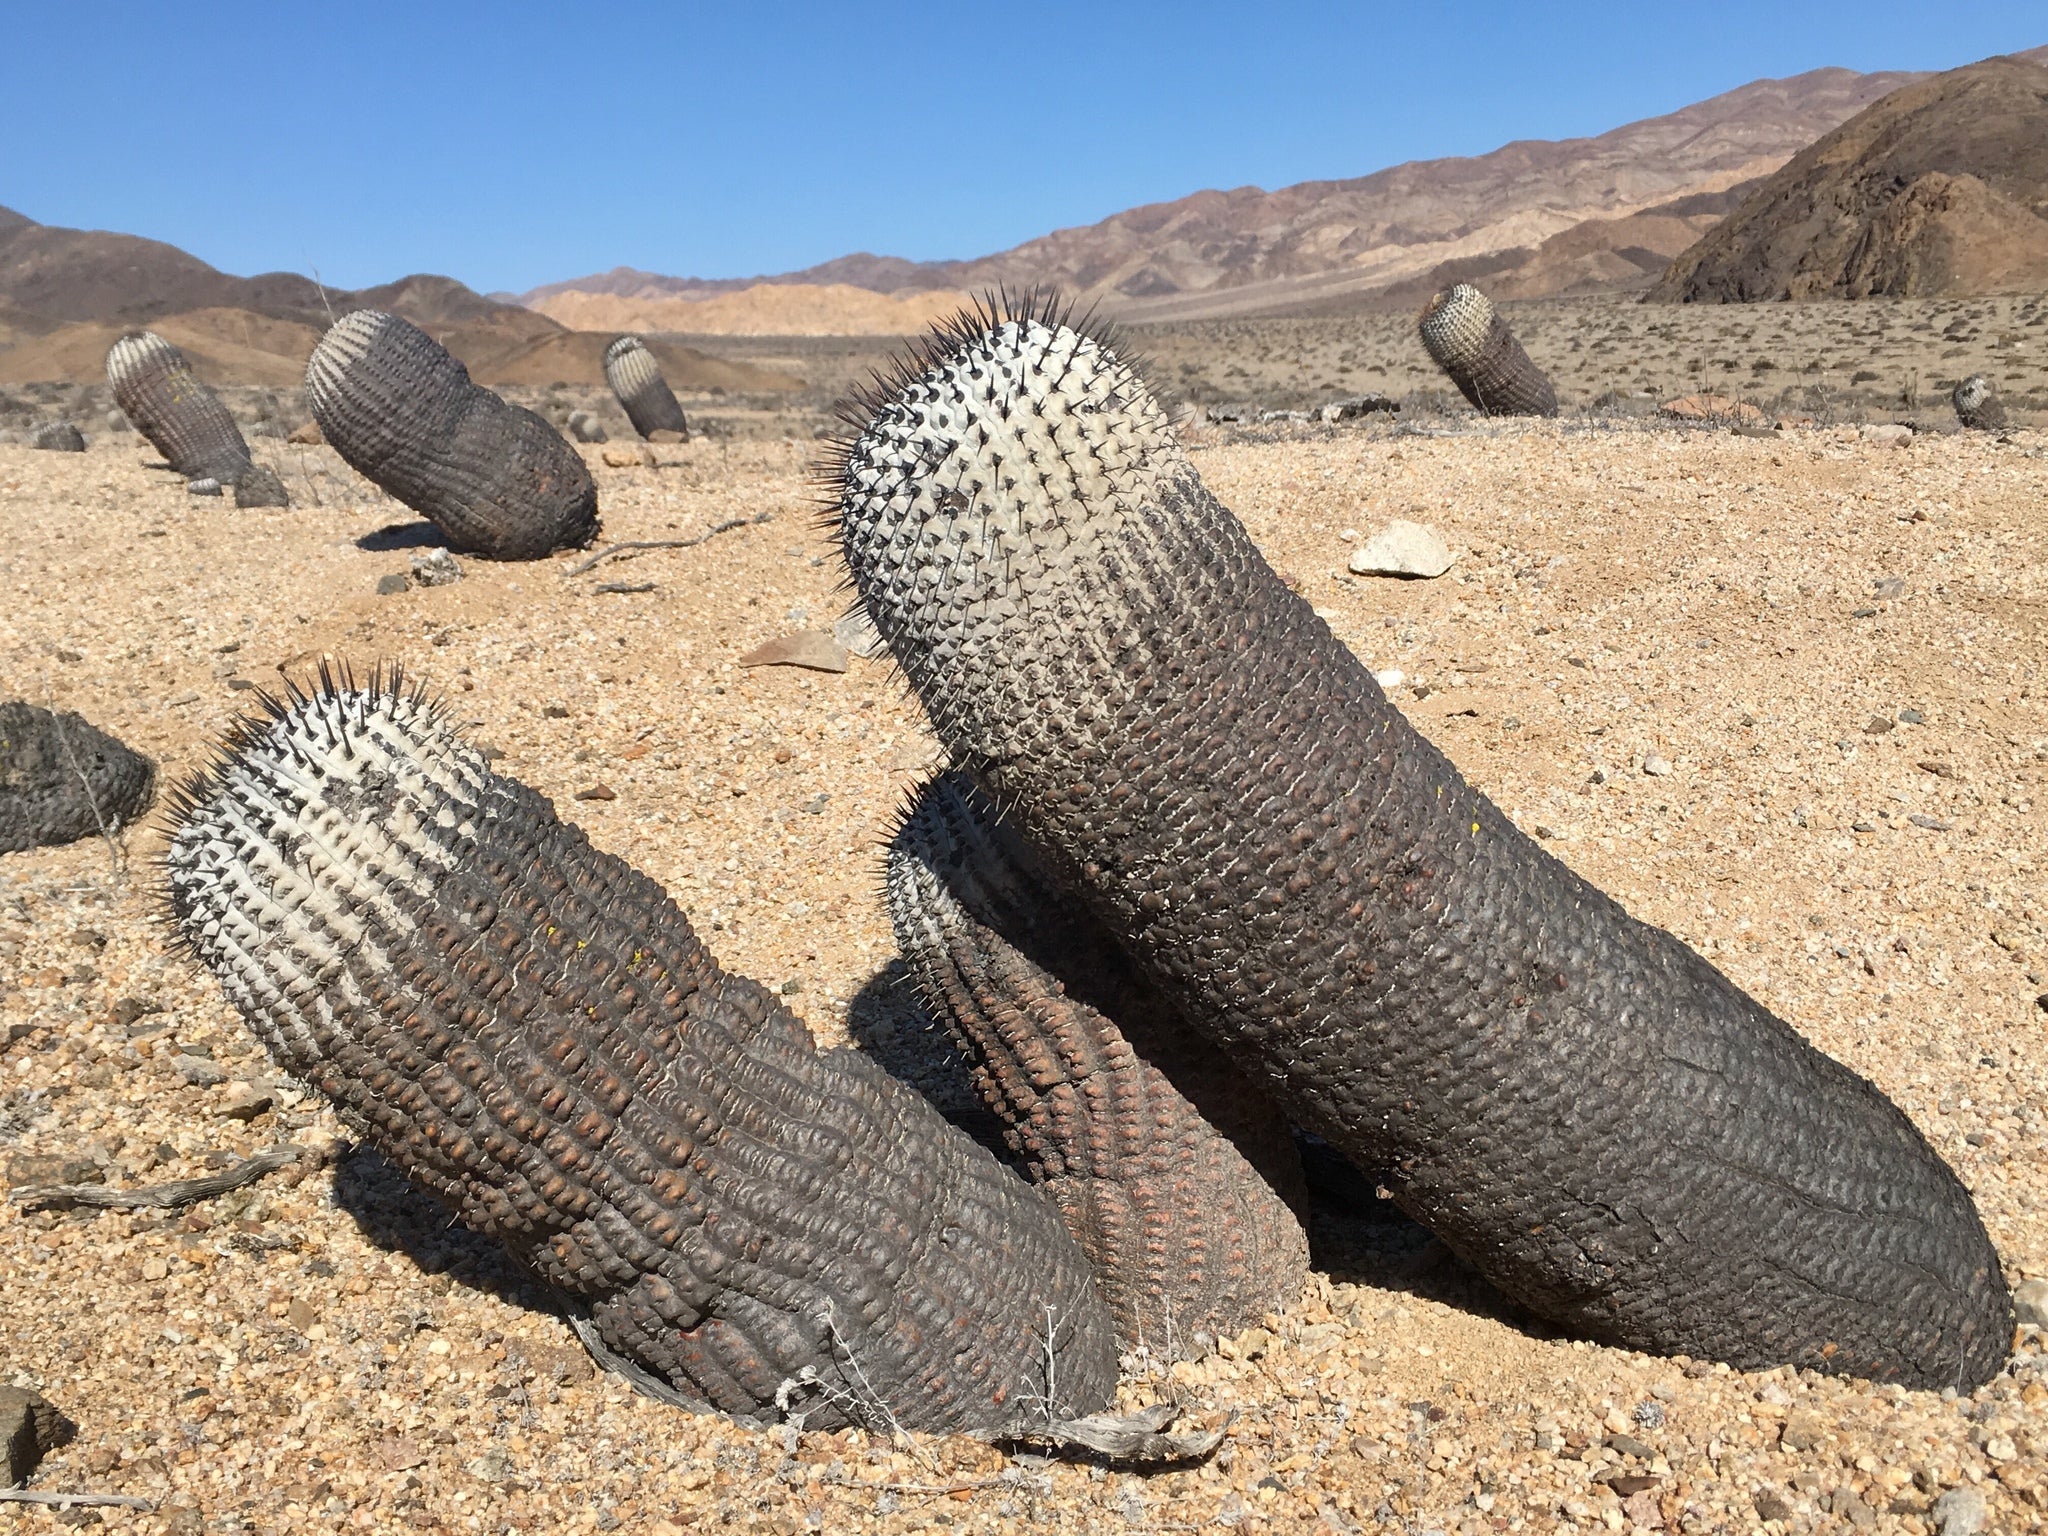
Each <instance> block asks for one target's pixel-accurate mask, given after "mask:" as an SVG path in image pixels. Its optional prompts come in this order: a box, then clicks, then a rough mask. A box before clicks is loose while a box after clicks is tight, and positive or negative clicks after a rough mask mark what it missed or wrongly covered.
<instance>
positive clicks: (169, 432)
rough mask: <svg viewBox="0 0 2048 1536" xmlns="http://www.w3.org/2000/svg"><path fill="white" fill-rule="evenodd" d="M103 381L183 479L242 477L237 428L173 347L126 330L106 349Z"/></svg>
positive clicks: (244, 456) (243, 446)
mask: <svg viewBox="0 0 2048 1536" xmlns="http://www.w3.org/2000/svg"><path fill="white" fill-rule="evenodd" d="M107 382H108V383H109V384H110V385H112V386H113V390H114V403H115V404H116V405H118V406H120V407H121V411H122V414H124V415H125V416H127V418H128V419H129V421H131V422H133V423H134V425H135V430H136V431H138V432H140V433H141V434H142V435H143V436H144V437H146V438H148V439H149V440H150V442H151V443H152V444H154V445H155V447H156V451H157V452H158V453H160V454H162V455H163V456H164V458H165V459H166V460H168V461H169V463H170V466H171V468H172V469H174V470H176V471H177V472H178V473H179V474H181V475H183V476H184V477H185V478H186V479H187V480H218V481H219V482H220V483H221V484H222V485H233V484H234V483H235V482H236V481H237V480H239V479H241V478H242V472H243V471H244V470H246V469H247V468H248V467H249V462H250V460H249V445H248V444H247V443H246V442H244V441H243V440H242V429H241V428H240V427H238V426H236V425H235V418H234V417H233V416H231V415H229V414H228V408H227V407H226V406H225V405H223V404H221V400H220V396H219V395H216V394H215V393H214V392H213V391H212V390H211V389H209V388H207V386H206V385H204V384H202V383H201V382H200V381H199V379H198V377H197V375H195V374H194V373H193V372H192V365H191V364H190V363H188V362H187V361H186V360H185V354H184V353H183V352H181V351H180V350H179V349H178V348H177V347H176V346H174V345H172V344H171V343H170V342H168V341H165V340H164V339H163V337H161V336H159V335H157V334H156V332H154V331H130V332H128V334H127V335H125V336H122V337H120V338H119V339H118V340H117V341H115V343H114V345H113V346H112V347H110V348H109V349H108V351H107Z"/></svg>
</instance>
